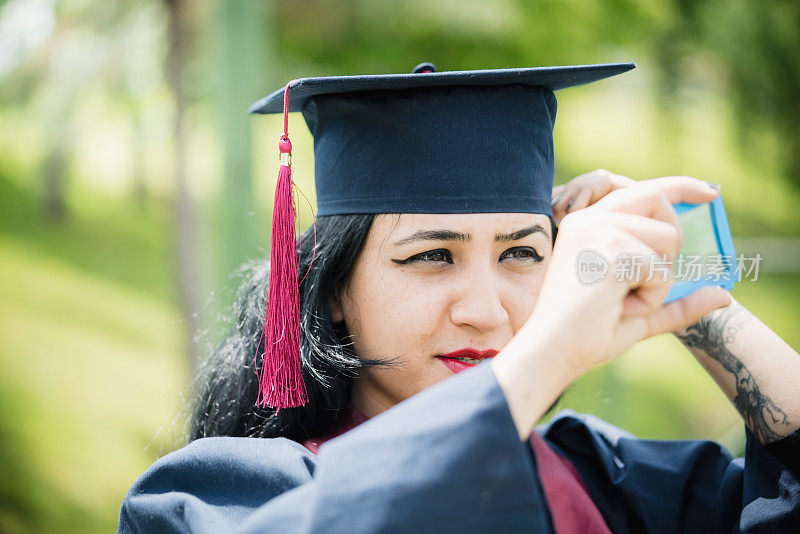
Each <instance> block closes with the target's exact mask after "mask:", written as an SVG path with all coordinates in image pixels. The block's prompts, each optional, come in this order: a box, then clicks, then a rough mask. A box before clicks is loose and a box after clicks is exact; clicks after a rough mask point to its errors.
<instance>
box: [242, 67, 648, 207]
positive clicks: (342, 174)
mask: <svg viewBox="0 0 800 534" xmlns="http://www.w3.org/2000/svg"><path fill="white" fill-rule="evenodd" d="M632 68H634V64H633V63H613V64H599V65H573V66H562V67H536V68H522V69H493V70H470V71H452V72H435V68H434V67H433V65H432V64H430V63H423V64H421V65H419V66H417V68H415V69H414V72H412V73H409V74H380V75H360V76H329V77H319V78H301V79H299V80H295V81H293V82H291V83H290V84H289V86H288V91H289V95H288V97H289V98H288V106H287V107H288V111H302V113H303V115H304V117H305V119H306V122H307V124H308V126H309V128H310V130H311V133H312V134H313V136H314V161H315V186H316V190H317V203H318V210H319V211H318V213H317V214H318V215H320V216H324V215H334V214H343V213H478V212H484V213H487V212H501V213H502V212H522V213H542V214H547V215H552V211H551V205H550V195H551V190H552V185H553V174H554V155H553V140H552V133H553V124H554V121H555V114H556V107H557V105H556V99H555V96H554V95H553V91H556V90H558V89H563V88H566V87H572V86H576V85H581V84H585V83H589V82H593V81H597V80H600V79H603V78H608V77H610V76H614V75H616V74H620V73H623V72H626V71H628V70H630V69H632ZM284 91H285V89H280V90H277V91H275V92H273V93H272V94H270V95H269V96H267V97H265V98H263V99H261V100H259V101H258V102H256V103H255V104H253V106H252V107H251V108H250V112H251V113H280V112H282V111H284V97H285V93H284Z"/></svg>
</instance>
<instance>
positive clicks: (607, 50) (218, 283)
mask: <svg viewBox="0 0 800 534" xmlns="http://www.w3.org/2000/svg"><path fill="white" fill-rule="evenodd" d="M422 61H432V62H434V63H435V64H436V65H437V67H438V69H439V70H458V69H472V68H494V67H519V66H540V65H562V64H563V65H566V64H581V63H606V62H616V61H634V62H636V63H637V66H638V68H637V69H635V70H633V71H631V72H629V73H627V74H624V75H622V76H619V77H615V78H612V79H609V80H604V81H601V82H598V83H595V84H591V85H589V86H584V87H577V88H571V89H567V90H564V91H561V92H559V93H558V94H557V96H558V99H559V117H558V120H557V121H556V132H555V135H556V160H557V166H556V180H557V181H558V182H564V181H566V180H568V179H570V178H571V177H574V176H577V175H578V174H581V173H584V172H587V171H590V170H592V169H596V168H605V169H609V170H612V171H613V172H616V173H619V174H624V175H627V176H631V177H633V178H637V179H646V178H651V177H656V176H663V175H676V174H686V175H692V176H696V177H698V178H702V179H706V180H711V181H714V182H718V183H720V184H722V192H723V196H724V198H725V202H726V206H727V208H728V214H729V216H730V219H731V226H732V231H733V233H734V236H735V240H736V244H737V249H738V251H739V252H745V253H749V254H754V253H755V252H760V253H761V254H762V256H763V258H764V259H763V261H762V263H761V266H760V272H759V277H758V279H757V280H755V281H746V282H742V283H741V284H739V285H738V286H737V288H736V289H735V291H734V296H735V297H736V298H737V299H738V300H739V301H740V302H742V303H743V304H744V305H745V306H747V307H748V308H749V309H750V310H752V311H753V312H754V313H755V314H756V315H757V316H759V317H760V318H762V320H764V321H765V322H766V323H767V324H768V325H769V326H771V327H772V328H773V329H774V330H775V331H776V332H777V333H778V334H780V335H781V336H782V337H783V338H784V339H786V340H787V341H788V342H789V344H790V345H792V346H793V347H794V348H795V349H797V348H798V347H800V331H799V330H798V328H797V324H798V319H800V273H798V270H800V252H799V251H800V99H798V98H797V95H798V94H800V4H798V3H797V2H793V1H779V0H773V1H770V2H763V1H757V0H756V1H753V0H749V1H748V0H727V1H719V0H645V1H636V0H602V1H601V0H558V1H524V0H499V1H493V2H486V1H483V0H481V1H478V0H403V1H398V0H360V1H344V0H338V1H333V0H302V1H299V0H295V1H285V2H275V1H265V2H256V1H255V0H253V1H249V0H228V1H224V2H223V1H221V0H217V1H212V0H125V1H122V0H105V1H102V2H101V1H97V0H63V1H54V0H6V1H0V295H2V298H0V335H1V336H2V344H0V531H1V532H9V533H16V532H45V533H47V532H60V533H62V532H73V531H74V532H109V531H113V530H114V529H115V528H116V520H117V512H118V509H119V504H120V501H121V500H122V497H123V495H124V493H125V492H126V490H127V489H128V487H129V486H130V484H131V483H132V482H133V481H134V480H135V478H136V477H137V476H138V475H139V474H141V472H142V471H144V469H145V468H146V467H147V466H148V465H150V464H151V463H152V462H153V461H154V460H155V459H156V458H157V457H159V456H160V455H162V454H164V453H165V452H168V451H169V450H172V449H174V448H176V447H178V446H180V445H181V444H182V442H183V439H184V437H183V432H184V426H183V425H184V421H185V418H184V412H183V410H184V406H185V399H186V398H187V396H188V395H189V394H190V381H191V376H192V372H193V369H194V367H195V365H196V363H195V362H196V358H197V357H198V356H197V355H202V354H203V353H204V352H205V351H206V350H208V347H209V346H210V345H213V342H214V340H215V339H218V337H219V335H220V330H221V326H220V325H225V324H226V322H227V320H226V313H227V307H228V306H229V304H230V300H231V294H232V289H233V288H234V287H235V285H236V283H237V281H236V274H235V272H236V266H237V265H239V264H240V263H242V262H243V261H244V260H246V259H248V258H263V257H265V256H266V250H267V247H268V242H267V239H268V230H269V221H270V220H271V213H270V204H271V199H272V195H273V191H274V189H273V188H274V183H275V178H276V176H277V167H278V162H277V150H276V140H277V136H278V134H279V132H280V124H279V120H280V119H278V118H276V117H262V116H258V117H249V116H248V115H247V114H246V113H245V111H246V109H247V107H248V105H249V104H250V103H251V102H252V101H254V100H256V99H258V98H260V97H262V96H264V95H265V94H267V93H268V92H271V91H272V90H273V89H275V88H278V87H281V86H282V85H284V84H285V83H286V82H287V81H288V80H290V79H292V78H296V77H301V76H313V75H328V74H360V73H390V72H410V70H411V69H412V68H413V67H414V65H416V64H417V63H419V62H422ZM290 132H291V133H292V139H293V141H294V144H295V150H294V171H295V177H296V180H297V181H298V183H300V185H301V188H302V190H303V191H304V192H305V194H306V195H308V196H309V197H310V198H311V200H312V202H313V197H314V195H313V192H314V191H313V182H312V177H313V159H312V141H311V138H310V135H309V134H308V132H307V130H306V127H305V124H304V123H303V121H302V119H301V118H300V117H299V116H292V118H291V121H290ZM311 220H312V215H311V211H310V209H309V207H308V206H307V205H302V204H301V206H300V226H301V228H303V229H304V228H306V227H307V226H308V225H309V224H310V223H311ZM765 356H766V355H765ZM561 405H562V406H563V407H570V408H573V409H576V410H579V411H586V412H591V413H595V414H597V415H599V416H600V417H603V418H605V419H607V420H609V421H610V422H612V423H615V424H618V425H620V426H623V427H625V428H627V429H628V430H630V431H632V432H634V433H636V434H638V435H640V436H646V437H658V438H711V439H719V440H721V441H722V442H723V443H724V444H725V445H727V446H728V447H730V448H731V449H732V450H733V451H734V452H737V453H740V452H741V449H742V446H743V436H744V432H743V427H742V424H741V423H740V421H739V419H738V417H737V415H736V413H735V411H734V410H733V408H731V407H730V406H729V404H728V402H727V400H726V399H725V397H724V396H723V395H722V393H720V392H719V391H718V390H717V388H716V386H715V385H714V383H713V382H712V380H711V379H710V378H709V377H708V376H706V375H705V373H704V372H703V371H702V369H701V368H700V366H699V365H698V364H697V363H696V362H695V361H694V360H693V358H692V357H691V356H690V355H689V353H688V352H687V351H685V350H684V349H683V348H682V346H681V345H680V343H679V342H677V341H676V340H675V339H673V338H672V337H670V336H661V337H658V338H655V339H651V340H648V341H646V342H643V343H640V344H639V345H637V346H636V347H634V348H633V349H632V350H631V351H630V352H629V353H627V354H626V355H624V356H622V357H621V358H619V359H618V360H617V361H616V362H615V363H614V364H612V365H609V366H606V367H603V368H600V369H597V370H595V371H593V372H591V373H590V374H589V375H587V376H586V377H584V378H583V379H582V380H581V381H580V382H579V383H577V384H576V385H574V386H573V387H572V388H571V389H570V390H569V391H568V393H567V395H565V397H564V399H563V400H562V402H561Z"/></svg>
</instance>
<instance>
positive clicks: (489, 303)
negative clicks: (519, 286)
mask: <svg viewBox="0 0 800 534" xmlns="http://www.w3.org/2000/svg"><path fill="white" fill-rule="evenodd" d="M499 286H500V283H499V280H497V279H496V274H495V273H494V272H493V270H492V268H491V267H484V268H482V269H474V270H473V272H471V273H469V275H467V276H465V278H464V280H463V281H462V282H461V283H460V284H459V287H458V290H457V292H458V293H457V296H456V298H455V300H454V302H453V305H452V306H451V308H450V320H451V321H452V322H453V324H455V325H456V326H471V327H473V328H475V329H476V330H478V331H480V332H491V331H493V330H496V329H497V328H500V327H501V326H502V325H503V324H505V323H506V322H507V321H508V312H507V311H506V309H505V307H503V299H502V298H501V294H500V290H499Z"/></svg>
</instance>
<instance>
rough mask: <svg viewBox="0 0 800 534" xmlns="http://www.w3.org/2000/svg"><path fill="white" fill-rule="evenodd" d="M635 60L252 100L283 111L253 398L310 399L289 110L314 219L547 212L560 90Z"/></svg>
mask: <svg viewBox="0 0 800 534" xmlns="http://www.w3.org/2000/svg"><path fill="white" fill-rule="evenodd" d="M634 67H635V65H634V64H633V63H608V64H596V65H570V66H557V67H535V68H519V69H491V70H469V71H449V72H436V69H435V67H434V66H433V64H431V63H422V64H420V65H418V66H417V67H416V68H414V70H413V71H412V72H411V73H409V74H380V75H359V76H327V77H317V78H301V79H297V80H292V81H291V82H289V83H288V84H287V85H286V86H285V88H283V89H279V90H277V91H275V92H273V93H272V94H270V95H268V96H266V97H265V98H263V99H261V100H259V101H258V102H256V103H255V104H253V105H252V106H251V107H250V110H249V111H250V113H283V133H282V134H281V136H280V140H279V142H278V146H279V152H280V157H281V167H280V171H279V174H278V184H277V187H276V191H275V205H274V210H273V222H272V244H271V253H270V260H271V261H270V283H269V296H268V300H267V318H266V323H265V326H264V336H265V340H266V341H265V354H264V356H263V357H264V361H263V364H262V366H261V376H260V389H259V398H258V404H259V405H263V406H270V407H273V408H278V409H280V408H286V407H294V406H302V405H304V404H305V403H306V402H307V396H306V391H305V384H304V383H303V379H302V376H301V373H300V349H299V347H300V342H299V339H300V326H299V288H298V272H297V249H296V237H295V216H296V214H295V208H294V204H293V200H292V199H293V197H292V179H291V150H292V145H291V141H290V140H289V132H288V125H289V122H288V117H289V113H290V112H293V111H299V112H302V113H303V117H304V118H305V120H306V123H307V124H308V127H309V129H310V130H311V133H312V135H313V137H314V175H315V186H316V192H317V205H318V211H317V215H318V216H326V215H338V214H353V213H540V214H545V215H548V216H552V208H551V204H550V197H551V191H552V187H553V173H554V155H553V125H554V121H555V116H556V107H557V103H556V98H555V95H554V94H553V92H554V91H557V90H559V89H564V88H566V87H572V86H576V85H582V84H586V83H590V82H594V81H597V80H601V79H603V78H608V77H610V76H614V75H617V74H621V73H623V72H626V71H628V70H631V69H633V68H634Z"/></svg>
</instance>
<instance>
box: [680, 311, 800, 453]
mask: <svg viewBox="0 0 800 534" xmlns="http://www.w3.org/2000/svg"><path fill="white" fill-rule="evenodd" d="M675 335H676V336H677V337H678V339H680V340H681V341H682V342H683V344H684V345H685V346H686V347H687V348H688V349H689V350H690V351H691V353H692V354H693V355H694V356H695V357H696V358H697V360H698V361H699V362H700V364H701V365H702V366H703V367H704V368H705V369H706V371H708V373H709V374H710V375H711V376H712V377H713V378H714V380H715V381H716V382H717V384H719V386H720V388H722V391H724V392H725V394H726V395H727V396H728V398H729V399H730V400H731V402H732V403H733V405H734V406H735V407H736V409H737V410H738V411H739V413H740V414H741V416H742V418H743V419H744V421H745V424H746V425H747V427H748V428H749V429H750V431H751V432H752V433H753V434H754V435H755V436H756V437H757V438H758V440H759V441H760V442H761V443H763V444H769V443H771V442H773V441H776V440H778V439H780V438H782V437H783V436H786V435H788V434H790V433H792V432H793V431H794V430H796V429H797V428H798V427H800V394H799V393H798V391H800V355H798V354H797V352H795V351H794V350H793V349H792V348H791V347H790V346H789V345H788V344H786V342H784V341H783V340H782V339H781V338H780V337H779V336H778V335H777V334H775V332H773V331H772V330H770V328H769V327H768V326H767V325H765V324H764V323H763V322H761V321H760V320H759V319H758V318H757V317H755V316H754V315H753V314H752V313H750V312H749V311H748V310H747V309H746V308H744V306H742V305H741V304H739V303H738V302H736V301H735V300H733V303H732V304H731V305H730V306H728V307H726V308H722V309H719V310H716V311H713V312H711V313H709V314H708V315H706V316H705V317H704V318H703V319H701V320H700V321H699V322H697V323H695V324H693V325H691V326H689V327H687V328H685V329H682V330H679V331H676V332H675Z"/></svg>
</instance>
